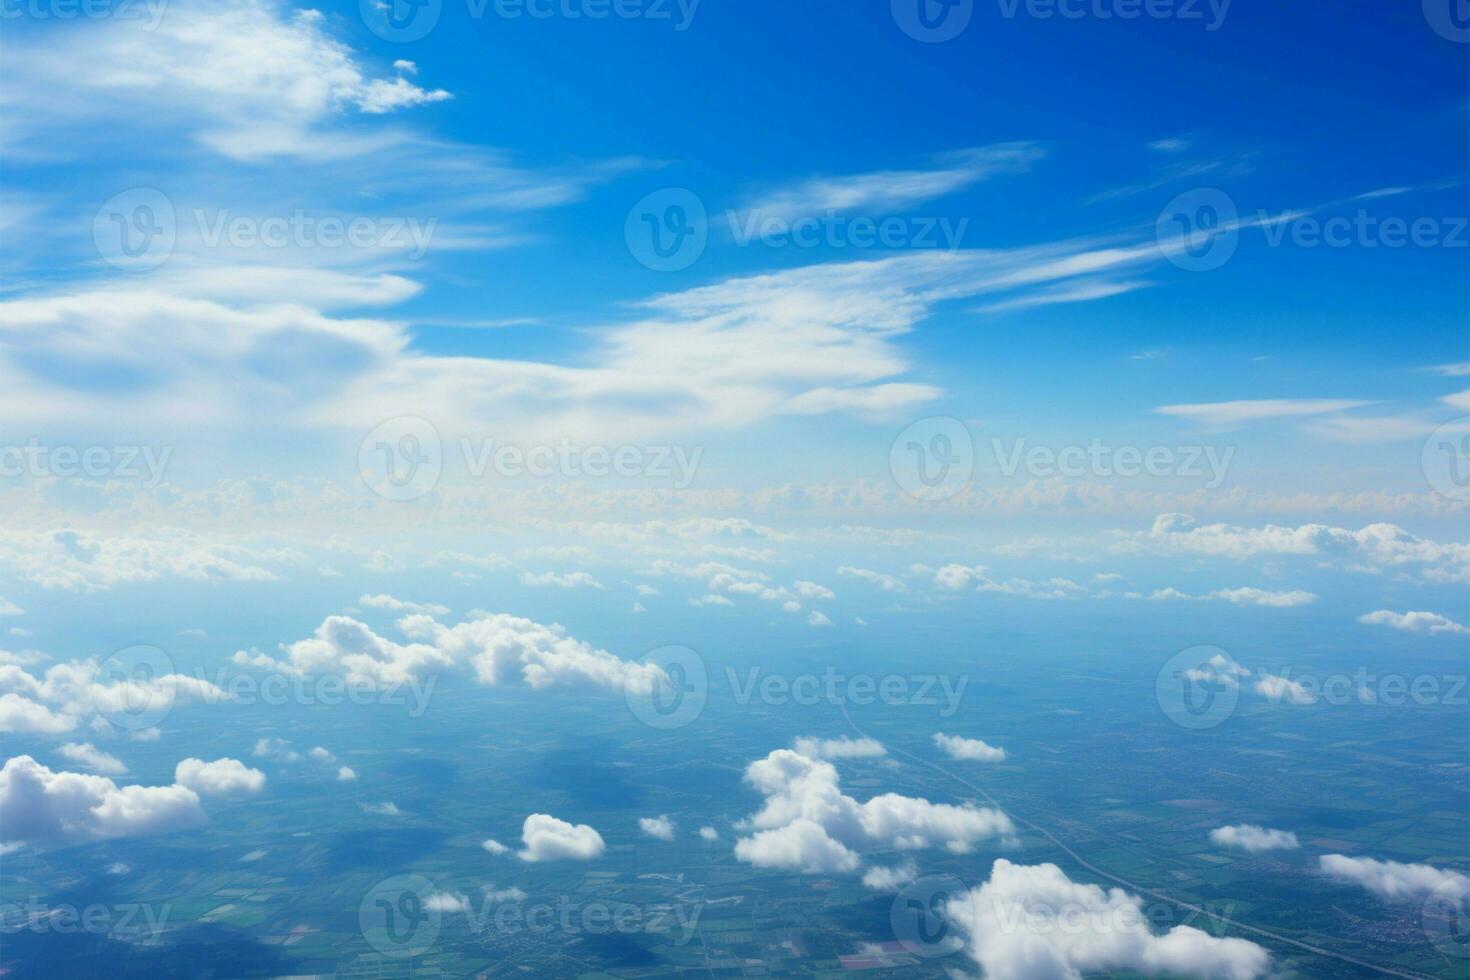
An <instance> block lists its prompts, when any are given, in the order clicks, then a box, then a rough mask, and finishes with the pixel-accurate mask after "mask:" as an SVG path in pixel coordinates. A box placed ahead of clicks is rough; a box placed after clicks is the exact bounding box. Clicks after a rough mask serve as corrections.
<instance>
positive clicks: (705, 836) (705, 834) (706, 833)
mask: <svg viewBox="0 0 1470 980" xmlns="http://www.w3.org/2000/svg"><path fill="white" fill-rule="evenodd" d="M699 839H700V840H702V841H717V840H719V839H720V832H719V831H718V830H716V829H715V828H713V827H700V828H699Z"/></svg>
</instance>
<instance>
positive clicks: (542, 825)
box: [516, 813, 607, 861]
mask: <svg viewBox="0 0 1470 980" xmlns="http://www.w3.org/2000/svg"><path fill="white" fill-rule="evenodd" d="M521 842H522V843H523V844H524V845H525V847H523V848H522V849H521V850H520V852H519V853H518V854H517V855H516V856H517V857H519V858H520V859H521V860H522V861H559V860H564V859H565V860H573V861H590V860H592V859H593V858H596V857H601V856H602V852H603V851H604V850H606V848H607V845H606V844H604V843H603V842H602V835H601V834H599V833H598V832H597V831H595V830H593V829H592V828H591V827H589V826H587V825H586V824H585V823H579V824H576V825H575V826H574V825H572V824H570V823H567V822H566V821H565V820H558V819H557V818H556V817H553V816H550V815H548V814H545V813H533V814H531V815H530V816H529V817H527V818H526V822H525V823H524V824H523V825H522V827H521Z"/></svg>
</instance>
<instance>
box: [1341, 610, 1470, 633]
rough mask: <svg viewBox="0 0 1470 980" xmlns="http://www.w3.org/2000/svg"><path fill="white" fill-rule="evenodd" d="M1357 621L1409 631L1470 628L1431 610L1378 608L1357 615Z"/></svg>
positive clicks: (1440, 631) (1461, 630)
mask: <svg viewBox="0 0 1470 980" xmlns="http://www.w3.org/2000/svg"><path fill="white" fill-rule="evenodd" d="M1358 622H1360V623H1367V624H1368V625H1370V626H1391V627H1393V628H1394V629H1396V630H1407V631H1408V632H1410V633H1470V628H1466V627H1464V626H1461V625H1460V624H1459V623H1457V622H1455V621H1454V620H1453V619H1450V618H1449V617H1448V616H1441V615H1440V614H1439V613H1432V612H1405V613H1396V612H1391V611H1390V610H1387V609H1378V610H1375V611H1374V612H1370V613H1364V614H1363V615H1361V616H1359V617H1358Z"/></svg>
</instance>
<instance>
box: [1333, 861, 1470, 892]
mask: <svg viewBox="0 0 1470 980" xmlns="http://www.w3.org/2000/svg"><path fill="white" fill-rule="evenodd" d="M1320 864H1321V868H1322V871H1323V873H1324V874H1326V875H1327V876H1328V877H1330V878H1333V879H1335V880H1337V881H1340V882H1343V883H1346V884H1351V885H1358V886H1360V887H1362V888H1365V889H1367V890H1368V891H1369V892H1371V893H1372V894H1374V895H1377V896H1378V897H1379V898H1382V899H1384V900H1386V901H1390V902H1396V901H1404V902H1408V901H1420V900H1422V899H1424V898H1426V897H1428V896H1429V895H1430V894H1432V893H1433V892H1435V891H1437V890H1438V889H1440V888H1442V887H1443V888H1450V889H1457V890H1458V892H1459V893H1460V894H1470V877H1467V876H1465V875H1463V874H1461V873H1460V872H1458V871H1449V870H1446V869H1443V868H1436V867H1434V866H1432V865H1428V864H1400V863H1399V862H1397V861H1378V860H1375V859H1373V858H1352V857H1347V856H1346V855H1342V854H1324V855H1322V857H1321V858H1320Z"/></svg>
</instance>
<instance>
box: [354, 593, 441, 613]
mask: <svg viewBox="0 0 1470 980" xmlns="http://www.w3.org/2000/svg"><path fill="white" fill-rule="evenodd" d="M357 604H358V605H359V606H366V607H368V608H369V609H390V610H392V611H394V612H406V613H424V614H426V615H429V616H443V615H444V614H445V613H447V612H449V607H448V606H441V605H439V603H437V602H407V601H405V600H403V599H396V598H394V597H393V596H391V595H365V596H363V597H362V598H360V599H358V600H357Z"/></svg>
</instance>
